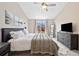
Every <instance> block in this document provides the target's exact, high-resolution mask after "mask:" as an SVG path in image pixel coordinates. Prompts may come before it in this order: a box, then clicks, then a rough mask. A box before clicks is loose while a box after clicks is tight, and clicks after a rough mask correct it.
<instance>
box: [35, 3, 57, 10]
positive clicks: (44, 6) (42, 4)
mask: <svg viewBox="0 0 79 59" xmlns="http://www.w3.org/2000/svg"><path fill="white" fill-rule="evenodd" d="M34 4H39V3H38V2H34ZM52 6H56V4H48V3H47V2H42V3H41V7H42V9H44V10H45V11H48V7H52Z"/></svg>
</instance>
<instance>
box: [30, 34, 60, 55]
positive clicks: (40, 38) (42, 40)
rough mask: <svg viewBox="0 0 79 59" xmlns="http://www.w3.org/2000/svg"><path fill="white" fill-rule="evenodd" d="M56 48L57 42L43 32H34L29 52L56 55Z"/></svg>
mask: <svg viewBox="0 0 79 59" xmlns="http://www.w3.org/2000/svg"><path fill="white" fill-rule="evenodd" d="M58 49H59V47H58V46H57V44H56V43H55V42H54V41H53V40H52V39H50V38H49V36H48V35H47V34H45V33H38V34H36V35H35V36H34V37H33V39H32V42H31V54H37V53H41V54H49V55H58Z"/></svg>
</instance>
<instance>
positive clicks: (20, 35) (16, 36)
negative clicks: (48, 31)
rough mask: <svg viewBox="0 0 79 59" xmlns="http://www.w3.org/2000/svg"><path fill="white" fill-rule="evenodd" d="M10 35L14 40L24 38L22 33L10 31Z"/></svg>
mask: <svg viewBox="0 0 79 59" xmlns="http://www.w3.org/2000/svg"><path fill="white" fill-rule="evenodd" d="M10 35H11V37H12V38H14V39H17V38H20V37H23V36H25V35H24V33H23V32H22V31H11V32H10Z"/></svg>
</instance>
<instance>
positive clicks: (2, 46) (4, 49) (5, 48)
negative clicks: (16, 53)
mask: <svg viewBox="0 0 79 59" xmlns="http://www.w3.org/2000/svg"><path fill="white" fill-rule="evenodd" d="M9 53H10V43H2V42H0V56H5V55H9Z"/></svg>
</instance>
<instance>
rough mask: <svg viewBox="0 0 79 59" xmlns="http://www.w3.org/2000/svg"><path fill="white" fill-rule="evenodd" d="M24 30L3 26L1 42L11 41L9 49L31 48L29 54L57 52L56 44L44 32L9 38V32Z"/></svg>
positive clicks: (53, 53)
mask: <svg viewBox="0 0 79 59" xmlns="http://www.w3.org/2000/svg"><path fill="white" fill-rule="evenodd" d="M19 30H24V29H23V28H3V29H2V42H10V43H11V51H25V50H31V54H38V53H41V54H49V55H57V54H58V49H59V48H58V45H57V44H56V43H55V42H54V41H53V40H52V39H50V37H49V36H48V35H47V34H46V33H36V34H33V33H29V34H28V35H26V36H23V37H19V38H17V39H11V38H10V35H9V32H11V31H19Z"/></svg>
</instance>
